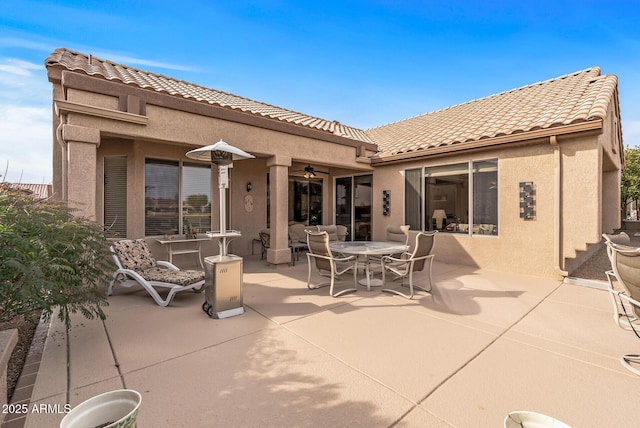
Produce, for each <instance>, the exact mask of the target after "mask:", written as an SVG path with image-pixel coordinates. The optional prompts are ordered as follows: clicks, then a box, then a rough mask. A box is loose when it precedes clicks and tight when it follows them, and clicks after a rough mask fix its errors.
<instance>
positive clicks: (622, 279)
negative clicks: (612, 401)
mask: <svg viewBox="0 0 640 428" xmlns="http://www.w3.org/2000/svg"><path fill="white" fill-rule="evenodd" d="M606 245H607V253H608V254H609V255H610V257H611V268H612V269H611V271H612V272H613V274H611V271H608V272H607V280H608V283H609V293H611V295H612V296H613V297H614V298H615V299H617V301H618V302H617V304H616V305H615V309H616V311H618V312H617V316H616V317H615V318H616V323H617V324H618V325H619V326H620V327H622V328H623V329H625V330H631V331H633V333H634V334H635V335H636V337H637V338H638V339H640V322H639V319H640V248H637V247H630V246H626V245H621V244H616V243H614V242H613V241H611V240H607V241H606ZM614 280H615V281H616V282H617V285H618V286H619V287H614V284H613V281H614ZM620 312H621V313H620ZM623 319H624V322H623ZM620 362H621V363H622V365H623V366H624V367H625V368H626V369H628V370H629V371H631V372H633V373H635V374H637V375H640V365H639V364H640V354H626V355H623V356H622V357H621V358H620ZM631 363H634V365H632V364H631Z"/></svg>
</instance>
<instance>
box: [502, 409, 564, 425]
mask: <svg viewBox="0 0 640 428" xmlns="http://www.w3.org/2000/svg"><path fill="white" fill-rule="evenodd" d="M504 427H505V428H571V427H570V426H569V425H567V424H565V423H564V422H560V421H559V420H557V419H554V418H552V417H551V416H547V415H543V414H542V413H536V412H527V411H519V412H511V413H509V414H508V415H507V417H506V418H505V419H504Z"/></svg>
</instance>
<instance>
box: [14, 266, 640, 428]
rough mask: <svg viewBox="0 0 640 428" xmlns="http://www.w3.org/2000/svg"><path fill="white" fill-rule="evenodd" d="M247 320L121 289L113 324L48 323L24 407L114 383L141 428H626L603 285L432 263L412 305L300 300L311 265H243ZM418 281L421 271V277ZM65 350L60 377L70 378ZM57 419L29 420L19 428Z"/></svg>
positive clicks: (188, 300)
mask: <svg viewBox="0 0 640 428" xmlns="http://www.w3.org/2000/svg"><path fill="white" fill-rule="evenodd" d="M244 260H245V266H244V282H245V285H244V304H245V309H246V312H245V314H243V315H240V316H236V317H232V318H228V319H224V320H214V319H210V318H209V317H207V316H206V315H205V314H204V312H203V311H202V309H201V305H202V301H203V296H202V294H195V293H181V294H179V295H178V296H177V297H176V298H175V299H174V302H173V303H172V305H171V306H169V307H167V308H161V307H159V306H157V305H155V304H154V303H153V300H152V299H151V298H150V297H149V296H148V295H147V294H146V293H145V292H143V291H132V290H127V289H119V290H116V292H115V294H114V296H112V297H111V298H110V306H109V307H108V308H107V313H108V319H107V320H106V321H105V322H104V323H102V322H99V321H86V320H80V319H78V324H79V325H77V326H75V327H74V328H73V330H72V331H71V333H70V336H69V337H68V340H67V339H66V338H65V336H64V335H61V334H60V333H56V332H59V331H60V329H61V328H62V326H61V325H60V324H59V323H57V322H56V321H54V322H53V323H52V325H51V329H50V333H49V334H50V339H49V340H48V341H47V344H46V348H45V352H44V356H43V359H42V363H41V366H40V372H39V375H38V378H37V381H36V387H35V390H34V394H33V397H32V401H34V402H39V403H47V404H53V403H65V402H67V401H68V402H70V403H71V405H72V406H74V405H77V404H79V403H80V402H82V401H84V400H85V399H87V398H89V397H91V396H93V395H96V394H99V393H101V392H105V391H107V390H111V389H118V388H123V387H127V388H132V389H135V390H137V391H139V392H140V393H141V394H142V396H143V402H142V406H141V410H140V415H139V426H141V427H151V426H153V427H175V426H194V427H201V426H202V427H205V426H221V425H222V426H278V427H282V426H363V427H364V426H366V427H372V426H380V427H385V426H421V427H422V426H429V427H448V426H455V427H470V426H483V427H484V426H487V427H489V426H491V427H497V426H502V421H503V419H504V417H505V416H506V414H507V413H509V412H510V411H514V410H533V411H538V412H541V413H545V414H548V415H552V416H554V417H556V418H558V419H560V420H562V421H564V422H566V423H568V424H570V425H572V426H575V427H591V426H592V427H602V426H633V425H634V424H635V423H636V422H637V420H638V418H639V417H640V408H639V407H638V406H637V400H636V399H635V395H634V394H630V393H629V391H634V390H635V389H637V388H638V387H640V379H638V378H637V377H635V376H633V375H632V374H630V373H629V372H628V371H626V370H625V369H624V368H623V367H622V366H621V365H620V363H619V357H620V355H622V354H624V353H627V352H629V351H633V350H634V349H637V347H638V345H639V344H638V343H637V339H635V338H634V337H633V336H632V335H631V334H628V332H624V331H622V330H621V329H619V328H617V327H616V326H615V324H614V323H613V322H612V321H611V313H610V302H609V300H608V299H609V297H608V295H607V294H606V292H605V291H602V290H597V289H591V288H586V287H578V286H573V285H567V284H561V283H560V282H559V281H554V280H549V279H544V278H535V277H529V276H522V275H514V274H507V273H501V272H493V271H483V270H477V269H476V268H472V267H466V266H455V265H447V264H442V263H437V262H436V263H435V264H434V272H433V278H434V291H433V293H431V294H428V293H424V292H418V293H417V296H416V297H414V300H406V299H403V298H401V297H399V296H395V295H388V294H386V293H381V292H380V290H379V289H375V288H374V289H372V291H370V292H367V291H366V288H360V289H359V290H358V292H357V293H356V294H352V295H345V296H342V297H339V298H332V297H330V296H329V295H328V291H327V289H326V288H325V289H320V290H313V291H310V290H307V288H306V275H307V264H306V262H304V261H302V260H301V262H300V263H298V264H296V266H295V267H288V268H282V267H279V268H273V267H269V266H267V265H266V264H265V262H264V261H261V260H260V257H259V255H258V256H254V257H251V256H250V257H246V258H245V259H244ZM420 279H421V280H424V279H425V278H424V277H421V278H420ZM67 353H68V356H69V358H68V364H69V369H68V371H67ZM62 416H63V415H59V414H30V415H28V418H27V424H26V426H29V427H40V426H57V424H58V423H59V421H60V419H61V418H62Z"/></svg>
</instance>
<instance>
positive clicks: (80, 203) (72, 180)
mask: <svg viewBox="0 0 640 428" xmlns="http://www.w3.org/2000/svg"><path fill="white" fill-rule="evenodd" d="M62 139H63V141H65V142H66V144H67V150H66V154H67V170H66V174H67V177H66V187H67V189H66V201H67V203H68V204H69V206H70V207H73V208H75V209H77V211H76V214H77V215H78V216H79V217H87V218H90V219H92V220H95V219H96V166H97V165H96V162H97V150H98V146H99V145H100V130H99V129H96V128H87V127H84V126H77V125H69V124H65V125H63V126H62Z"/></svg>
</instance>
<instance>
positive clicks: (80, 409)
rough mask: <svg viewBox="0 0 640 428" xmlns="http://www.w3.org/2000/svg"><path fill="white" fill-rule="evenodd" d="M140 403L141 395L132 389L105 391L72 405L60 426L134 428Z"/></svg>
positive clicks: (63, 427)
mask: <svg viewBox="0 0 640 428" xmlns="http://www.w3.org/2000/svg"><path fill="white" fill-rule="evenodd" d="M141 403H142V395H140V393H139V392H138V391H134V390H132V389H118V390H115V391H109V392H105V393H104V394H100V395H96V396H95V397H92V398H90V399H88V400H86V401H83V402H82V403H80V404H79V405H77V406H76V407H74V408H73V409H72V410H71V411H70V412H69V413H67V415H66V416H65V417H64V418H63V419H62V421H61V422H60V428H98V427H100V428H134V427H135V426H136V417H137V416H138V409H139V408H140V404H141Z"/></svg>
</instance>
